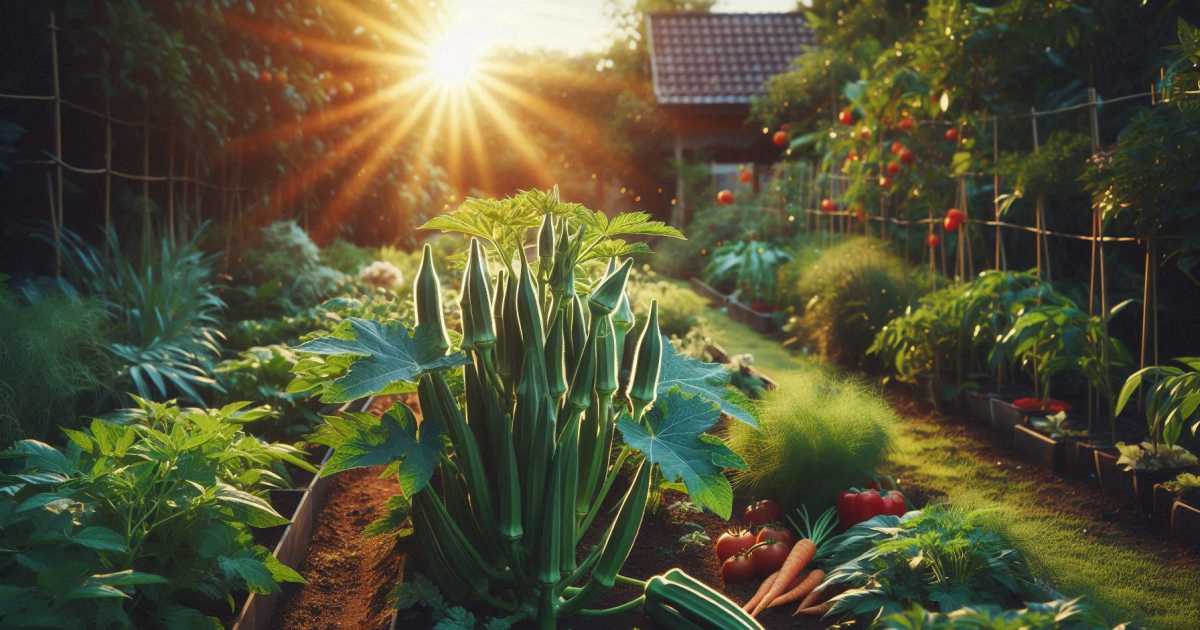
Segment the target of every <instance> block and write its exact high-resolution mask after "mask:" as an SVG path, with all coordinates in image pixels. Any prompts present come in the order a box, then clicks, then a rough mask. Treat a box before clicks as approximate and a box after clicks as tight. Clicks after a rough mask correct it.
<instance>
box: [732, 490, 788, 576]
mask: <svg viewBox="0 0 1200 630" xmlns="http://www.w3.org/2000/svg"><path fill="white" fill-rule="evenodd" d="M743 518H745V520H746V522H747V523H749V525H750V528H742V529H735V530H729V531H727V532H725V533H723V534H721V535H720V537H718V538H717V543H716V552H717V560H719V561H720V562H721V578H722V579H723V580H725V583H726V584H733V583H737V582H747V581H750V580H752V579H754V578H756V577H759V578H761V577H766V576H768V575H771V574H772V573H774V572H776V571H778V570H779V567H781V566H783V561H784V560H785V559H787V556H788V552H790V551H791V549H792V545H794V544H796V535H795V534H793V533H792V530H791V529H789V528H788V527H787V526H786V525H782V524H780V521H781V519H782V518H783V510H782V509H781V508H780V507H779V504H778V503H776V502H775V501H772V500H771V499H763V500H762V501H758V502H756V503H752V504H750V505H749V506H748V507H746V511H745V512H744V513H743ZM753 528H757V530H758V531H757V532H755V531H754V529H753Z"/></svg>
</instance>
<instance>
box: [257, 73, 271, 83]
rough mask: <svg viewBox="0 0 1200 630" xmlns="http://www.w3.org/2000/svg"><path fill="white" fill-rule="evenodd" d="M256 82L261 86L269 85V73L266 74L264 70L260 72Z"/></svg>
mask: <svg viewBox="0 0 1200 630" xmlns="http://www.w3.org/2000/svg"><path fill="white" fill-rule="evenodd" d="M258 82H259V83H262V84H263V85H269V84H270V83H271V73H270V72H267V71H266V70H263V71H262V72H260V73H259V75H258Z"/></svg>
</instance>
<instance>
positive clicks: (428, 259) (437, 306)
mask: <svg viewBox="0 0 1200 630" xmlns="http://www.w3.org/2000/svg"><path fill="white" fill-rule="evenodd" d="M413 304H415V305H416V323H417V327H425V328H426V329H429V330H432V331H433V333H432V334H431V335H430V337H429V338H430V340H431V341H430V343H432V344H433V345H434V348H435V349H436V351H437V354H445V353H446V351H447V350H449V349H450V340H449V338H448V337H447V336H446V320H445V315H444V314H443V312H442V283H441V282H440V281H439V280H438V275H437V268H436V267H434V264H433V248H431V247H430V246H429V245H426V246H425V248H424V249H423V250H422V251H421V266H420V267H419V268H418V269H417V278H416V280H414V281H413Z"/></svg>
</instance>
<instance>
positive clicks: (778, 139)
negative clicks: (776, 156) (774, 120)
mask: <svg viewBox="0 0 1200 630" xmlns="http://www.w3.org/2000/svg"><path fill="white" fill-rule="evenodd" d="M771 142H774V143H775V146H777V147H782V146H787V143H788V134H787V132H786V131H782V130H780V131H776V132H775V135H774V136H771Z"/></svg>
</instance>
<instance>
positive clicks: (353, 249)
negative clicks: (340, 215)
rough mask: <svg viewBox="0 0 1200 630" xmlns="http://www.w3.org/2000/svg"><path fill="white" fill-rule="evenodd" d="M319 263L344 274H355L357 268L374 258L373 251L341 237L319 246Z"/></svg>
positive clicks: (367, 263) (369, 262)
mask: <svg viewBox="0 0 1200 630" xmlns="http://www.w3.org/2000/svg"><path fill="white" fill-rule="evenodd" d="M320 259H321V264H322V265H325V266H326V267H331V268H333V269H336V270H338V271H340V272H342V273H344V274H346V275H351V276H353V275H355V274H357V273H358V271H359V269H362V268H363V267H365V266H367V265H369V264H371V261H373V260H375V253H374V252H372V251H371V249H370V248H367V247H359V246H358V245H355V244H354V243H351V242H350V241H347V240H345V239H341V238H335V239H333V242H332V243H330V244H328V245H326V246H325V247H322V248H321V253H320Z"/></svg>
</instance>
